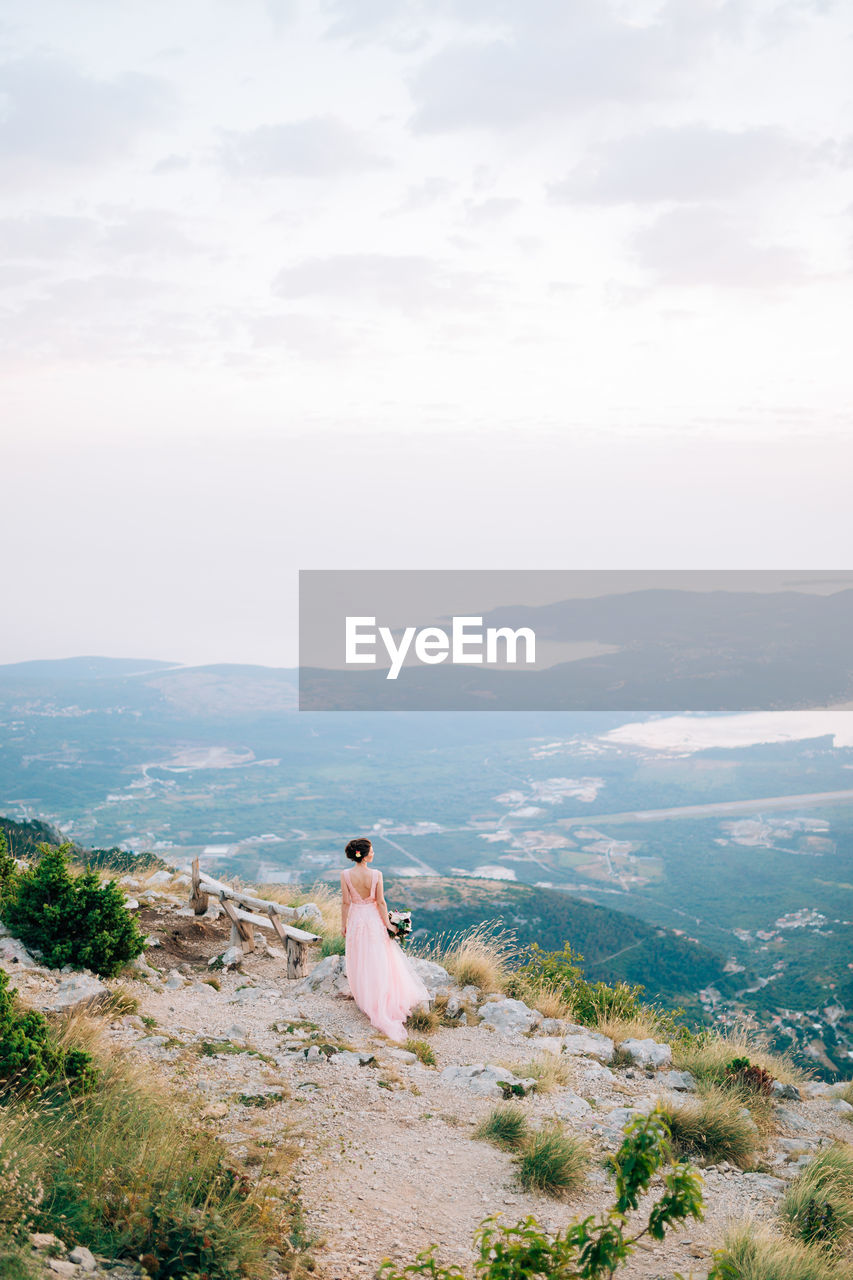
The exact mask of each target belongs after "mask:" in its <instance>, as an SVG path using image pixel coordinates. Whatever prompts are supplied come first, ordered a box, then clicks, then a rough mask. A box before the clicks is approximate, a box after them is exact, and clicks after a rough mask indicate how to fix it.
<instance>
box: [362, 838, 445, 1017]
mask: <svg viewBox="0 0 853 1280" xmlns="http://www.w3.org/2000/svg"><path fill="white" fill-rule="evenodd" d="M346 855H347V857H348V858H349V859H350V860H351V861H352V862H354V863H355V866H354V867H352V868H351V869H350V870H348V871H342V872H341V932H342V933H343V935H344V937H345V938H346V970H347V980H348V981H349V985H350V990H351V991H352V994H353V999H354V1000H355V1002H356V1004H357V1005H358V1007H359V1009H361V1011H362V1013H366V1014H367V1016H368V1018H369V1019H370V1021H371V1022H372V1023H373V1025H374V1027H376V1028H377V1030H379V1031H381V1032H383V1033H384V1034H385V1035H386V1036H388V1038H389V1040H398V1041H399V1040H405V1039H406V1028H405V1026H404V1025H403V1024H404V1022H405V1020H406V1018H407V1017H408V1016H409V1014H410V1013H411V1011H412V1009H414V1008H415V1007H416V1006H417V1005H419V1004H424V1003H428V1002H429V998H430V996H429V992H428V991H427V989H426V987H425V986H424V984H423V983H422V982H421V980H420V978H419V977H418V975H417V974H416V973H415V971H414V969H413V968H412V966H411V965H410V964H409V961H408V959H407V958H406V956H405V955H404V954H403V949H402V947H401V946H400V944H399V942H395V941H394V940H393V938H391V937H390V936H389V934H388V930H389V929H393V925H392V924H391V922H390V920H389V919H388V908H387V906H386V905H385V894H384V892H383V890H382V872H381V871H374V870H373V869H372V868H371V867H370V866H369V865H367V864H369V863H370V862H372V861H373V845H372V844H371V843H370V841H369V840H367V839H364V838H362V839H359V840H350V842H349V844H348V845H347V847H346Z"/></svg>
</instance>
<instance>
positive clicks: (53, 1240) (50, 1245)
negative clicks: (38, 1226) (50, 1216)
mask: <svg viewBox="0 0 853 1280" xmlns="http://www.w3.org/2000/svg"><path fill="white" fill-rule="evenodd" d="M30 1244H31V1245H32V1246H33V1248H34V1249H37V1250H38V1252H39V1253H42V1252H44V1250H45V1249H61V1250H62V1252H63V1253H64V1252H65V1245H64V1244H63V1243H62V1241H61V1240H60V1239H59V1236H55V1235H52V1234H51V1232H50V1231H34V1232H33V1234H32V1235H31V1236H30Z"/></svg>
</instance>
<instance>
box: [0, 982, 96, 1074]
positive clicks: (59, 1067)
mask: <svg viewBox="0 0 853 1280" xmlns="http://www.w3.org/2000/svg"><path fill="white" fill-rule="evenodd" d="M14 996H15V990H14V988H11V989H10V987H9V978H8V976H7V975H6V973H5V972H4V971H3V970H2V969H0V1096H8V1095H9V1094H10V1093H16V1094H26V1093H34V1092H39V1091H42V1090H44V1089H47V1088H48V1087H50V1086H53V1085H56V1086H65V1087H68V1088H71V1089H75V1090H79V1091H84V1090H86V1089H90V1088H92V1086H93V1085H94V1084H95V1083H96V1080H97V1073H96V1071H95V1069H94V1068H93V1066H92V1058H91V1055H90V1054H88V1053H86V1052H85V1051H84V1050H82V1049H77V1048H64V1047H63V1046H62V1045H60V1044H59V1043H58V1041H57V1040H56V1038H55V1036H54V1035H53V1031H52V1029H51V1026H50V1023H49V1022H48V1020H47V1018H46V1017H45V1016H44V1014H41V1013H37V1012H35V1010H32V1009H31V1010H28V1011H26V1012H19V1011H18V1010H16V1008H15V1004H14Z"/></svg>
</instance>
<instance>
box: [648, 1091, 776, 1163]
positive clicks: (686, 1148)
mask: <svg viewBox="0 0 853 1280" xmlns="http://www.w3.org/2000/svg"><path fill="white" fill-rule="evenodd" d="M743 1110H744V1107H743V1101H742V1099H741V1098H740V1097H738V1095H737V1094H729V1093H726V1092H725V1091H724V1090H721V1089H717V1088H710V1089H709V1090H708V1092H707V1093H706V1094H705V1096H704V1097H701V1098H696V1099H694V1100H693V1101H691V1102H685V1103H681V1104H679V1105H677V1106H666V1107H663V1108H662V1111H663V1114H664V1115H665V1117H666V1121H667V1124H668V1125H669V1130H670V1134H671V1137H672V1144H673V1146H674V1147H675V1149H676V1151H677V1152H678V1153H679V1154H680V1155H683V1156H687V1157H689V1158H691V1159H694V1158H699V1159H703V1160H707V1161H710V1162H714V1161H717V1160H728V1161H730V1162H731V1163H732V1164H736V1165H737V1166H738V1168H740V1169H746V1168H748V1167H749V1166H750V1165H751V1164H752V1163H753V1162H754V1160H755V1155H756V1152H757V1150H758V1147H759V1145H760V1141H761V1139H760V1135H759V1133H758V1130H757V1128H756V1125H755V1122H754V1121H753V1120H752V1118H751V1116H750V1115H749V1114H748V1113H747V1114H746V1115H744V1114H742V1113H743Z"/></svg>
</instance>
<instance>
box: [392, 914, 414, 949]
mask: <svg viewBox="0 0 853 1280" xmlns="http://www.w3.org/2000/svg"><path fill="white" fill-rule="evenodd" d="M388 919H389V920H390V921H391V923H392V925H394V926H395V928H396V933H395V932H394V930H393V929H389V930H388V933H389V935H390V937H392V938H396V939H397V941H398V942H399V943H400V945H401V946H405V945H406V938H408V936H409V934H410V933H411V932H412V913H411V911H389V912H388Z"/></svg>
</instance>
